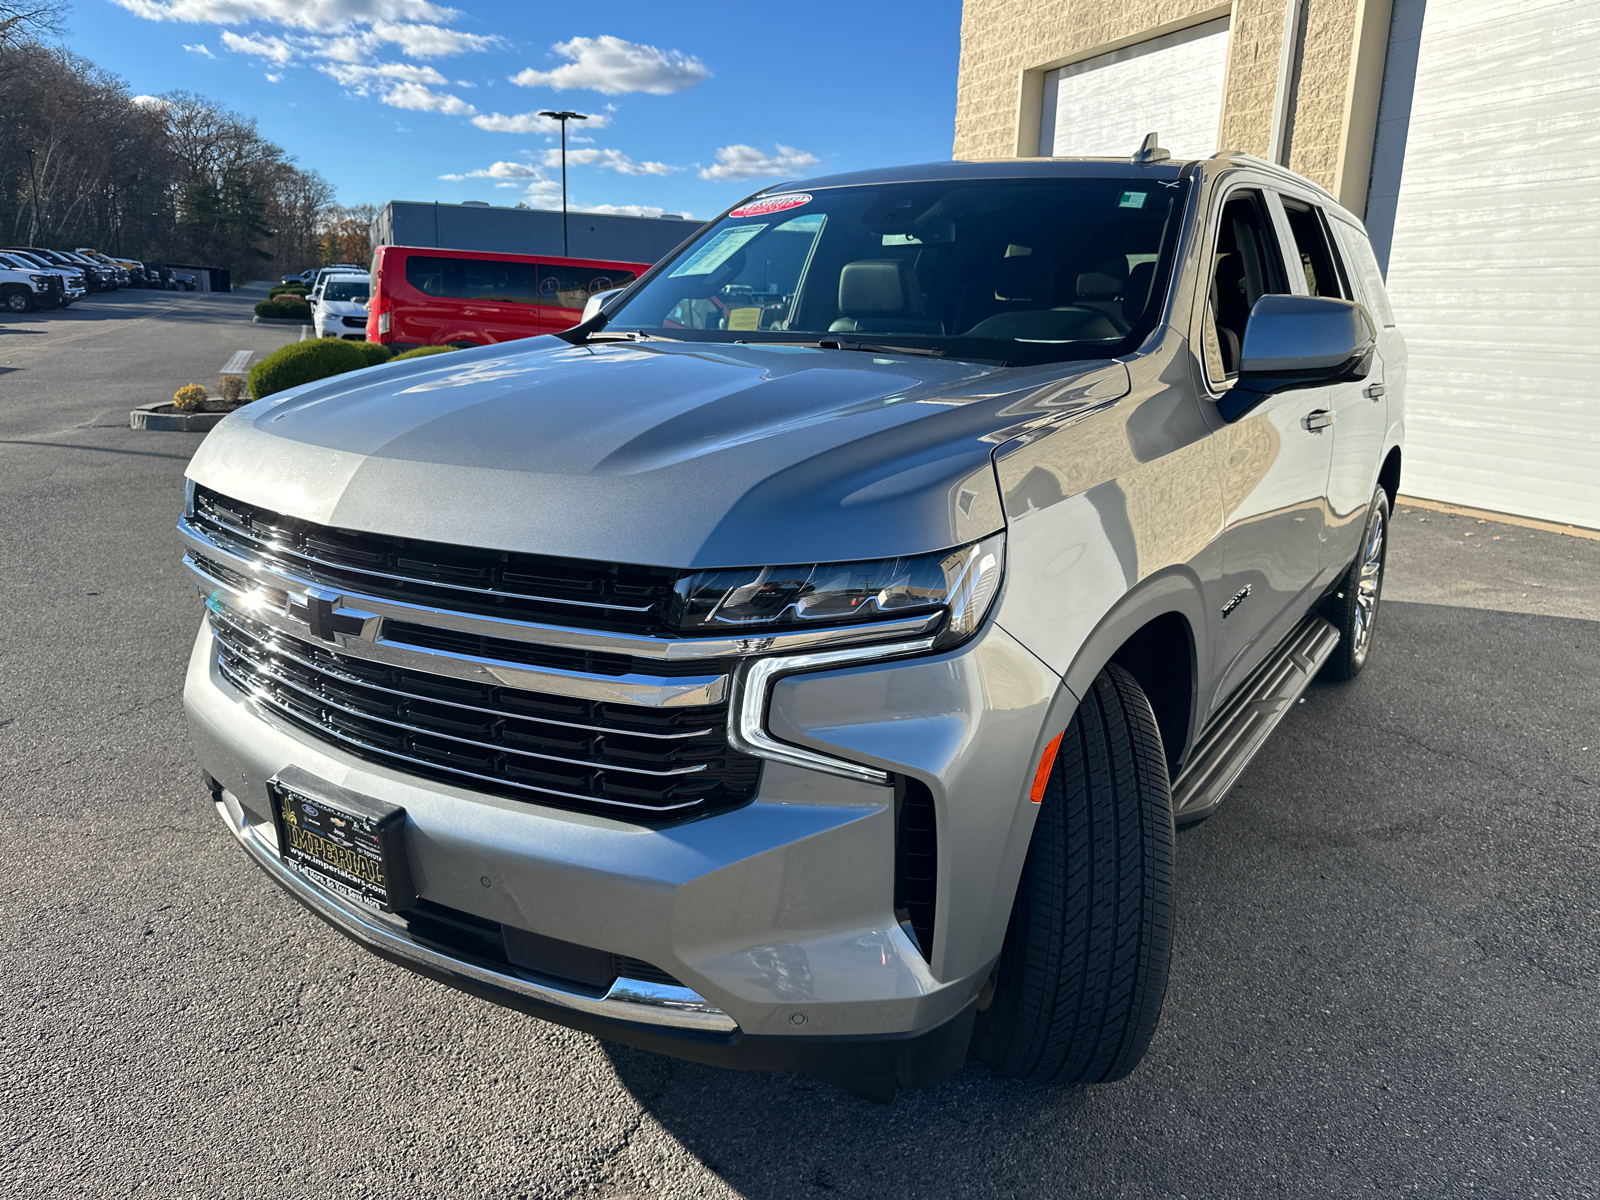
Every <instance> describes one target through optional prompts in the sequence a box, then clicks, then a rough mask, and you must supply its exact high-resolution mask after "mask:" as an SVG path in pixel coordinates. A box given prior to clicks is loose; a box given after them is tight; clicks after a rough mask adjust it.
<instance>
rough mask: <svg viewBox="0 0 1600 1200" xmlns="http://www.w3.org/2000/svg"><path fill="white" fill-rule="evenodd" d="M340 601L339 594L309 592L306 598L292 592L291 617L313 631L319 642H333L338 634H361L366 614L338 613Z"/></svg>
mask: <svg viewBox="0 0 1600 1200" xmlns="http://www.w3.org/2000/svg"><path fill="white" fill-rule="evenodd" d="M338 600H339V594H338V593H337V592H313V591H308V592H307V593H306V594H305V595H304V596H297V595H295V594H294V593H293V592H291V593H289V616H290V617H292V618H293V619H294V620H296V621H304V622H305V623H306V625H307V626H309V627H310V629H311V636H312V637H314V638H316V639H318V640H319V641H324V642H331V641H333V640H334V637H333V635H334V634H336V633H353V634H360V632H361V630H362V628H363V626H365V624H366V614H365V613H353V612H350V611H348V610H346V611H344V612H336V611H335V610H334V605H335V604H336V603H338Z"/></svg>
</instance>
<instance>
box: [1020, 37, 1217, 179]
mask: <svg viewBox="0 0 1600 1200" xmlns="http://www.w3.org/2000/svg"><path fill="white" fill-rule="evenodd" d="M1227 69H1228V19H1227V18H1226V17H1224V18H1222V20H1220V21H1207V22H1206V23H1205V24H1204V25H1195V26H1192V27H1191V28H1189V29H1184V30H1180V31H1179V32H1177V33H1169V34H1166V35H1164V36H1162V37H1158V38H1152V39H1151V40H1150V41H1147V42H1140V43H1139V44H1138V45H1135V46H1128V47H1126V48H1125V49H1122V50H1114V51H1112V52H1111V53H1110V54H1102V55H1100V56H1099V57H1098V58H1091V59H1087V60H1085V61H1083V62H1079V63H1073V64H1072V65H1071V66H1070V67H1062V68H1061V69H1060V70H1058V71H1051V72H1050V73H1049V74H1048V75H1046V76H1045V78H1044V109H1043V111H1042V112H1041V113H1040V121H1039V153H1040V154H1042V155H1044V156H1045V157H1050V156H1052V155H1075V154H1088V155H1109V156H1114V157H1117V158H1126V157H1127V156H1128V155H1130V154H1132V153H1133V152H1134V151H1135V150H1137V149H1138V148H1139V143H1140V142H1142V141H1143V140H1144V135H1145V134H1147V133H1150V132H1152V131H1154V132H1155V133H1157V134H1158V135H1160V138H1161V144H1162V145H1163V146H1165V147H1166V148H1167V149H1168V150H1170V151H1171V152H1172V154H1173V157H1174V158H1206V157H1208V156H1209V155H1212V154H1215V153H1216V152H1217V123H1218V122H1219V121H1220V119H1221V116H1222V81H1223V76H1224V75H1225V74H1226V73H1227Z"/></svg>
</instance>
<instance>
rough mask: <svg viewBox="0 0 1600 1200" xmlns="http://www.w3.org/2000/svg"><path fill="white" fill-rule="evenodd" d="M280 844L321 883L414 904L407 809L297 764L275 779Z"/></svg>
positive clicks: (364, 898) (381, 902)
mask: <svg viewBox="0 0 1600 1200" xmlns="http://www.w3.org/2000/svg"><path fill="white" fill-rule="evenodd" d="M269 786H270V789H271V792H272V816H273V822H274V824H276V826H277V828H278V852H279V854H280V855H282V857H283V861H284V862H285V863H287V864H288V865H289V866H290V867H292V868H294V869H295V870H296V871H299V872H300V873H301V874H302V875H305V876H306V877H307V878H308V879H310V880H311V881H312V882H313V883H315V884H317V885H318V886H319V887H322V888H326V889H327V890H328V891H330V892H333V893H335V894H336V895H340V896H344V897H347V898H349V899H351V900H355V901H358V902H360V903H362V904H365V905H368V906H369V907H372V908H376V909H379V910H380V911H383V912H395V911H397V910H400V909H405V908H410V907H411V906H412V903H413V900H414V896H413V894H412V891H411V872H410V870H409V869H408V867H407V864H406V854H405V824H406V810H405V809H403V808H401V807H400V806H399V805H397V804H388V803H385V802H384V801H382V800H374V799H372V798H371V797H370V796H360V795H357V794H356V793H354V792H350V791H347V790H345V789H344V788H341V787H335V786H334V785H333V784H330V783H324V782H323V781H321V780H319V779H316V778H314V777H313V776H310V775H307V774H306V773H305V772H303V771H300V770H299V769H297V768H291V769H290V770H288V771H285V772H283V773H282V774H281V775H279V776H278V777H277V778H275V779H273V780H272V781H271V783H270V785H269Z"/></svg>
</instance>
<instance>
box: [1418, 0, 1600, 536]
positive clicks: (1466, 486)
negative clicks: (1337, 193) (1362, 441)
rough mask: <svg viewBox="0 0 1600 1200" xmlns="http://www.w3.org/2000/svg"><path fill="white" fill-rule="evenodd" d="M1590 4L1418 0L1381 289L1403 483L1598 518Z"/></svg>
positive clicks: (1599, 318) (1597, 246)
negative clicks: (1400, 350) (1417, 39)
mask: <svg viewBox="0 0 1600 1200" xmlns="http://www.w3.org/2000/svg"><path fill="white" fill-rule="evenodd" d="M1597 64H1600V0H1427V8H1426V13H1425V16H1424V19H1423V25H1422V38H1421V43H1420V49H1419V52H1418V59H1417V69H1416V71H1417V73H1416V85H1415V91H1414V94H1413V97H1412V104H1411V120H1410V128H1409V130H1408V131H1407V136H1406V143H1405V145H1406V149H1405V165H1404V169H1403V172H1402V174H1401V179H1400V187H1399V195H1398V199H1397V201H1396V204H1395V218H1394V244H1393V250H1392V251H1391V254H1390V258H1389V295H1390V298H1391V300H1392V301H1393V304H1394V309H1395V315H1396V317H1397V319H1398V321H1399V324H1400V328H1401V330H1402V331H1403V332H1404V333H1405V336H1406V339H1407V342H1408V343H1409V345H1410V351H1411V372H1410V380H1411V382H1410V390H1409V393H1408V396H1407V439H1406V442H1407V444H1406V461H1405V467H1404V471H1403V478H1402V484H1401V486H1402V490H1404V491H1407V492H1410V493H1412V494H1414V495H1419V496H1426V497H1431V498H1433V499H1437V500H1447V501H1454V502H1456V503H1459V504H1467V505H1472V506H1475V507H1479V508H1488V509H1496V510H1499V511H1503V512H1513V513H1521V514H1524V515H1528V516H1535V517H1543V518H1546V519H1549V520H1555V521H1565V522H1570V523H1572V524H1576V525H1587V526H1592V527H1597V528H1600V69H1597Z"/></svg>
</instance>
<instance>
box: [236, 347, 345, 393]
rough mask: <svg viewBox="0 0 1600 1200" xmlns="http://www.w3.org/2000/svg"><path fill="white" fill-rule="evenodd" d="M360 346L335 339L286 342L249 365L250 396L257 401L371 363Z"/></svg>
mask: <svg viewBox="0 0 1600 1200" xmlns="http://www.w3.org/2000/svg"><path fill="white" fill-rule="evenodd" d="M364 345H365V343H363V342H346V341H342V340H340V339H339V338H315V339H312V340H309V341H304V342H290V343H289V344H288V345H287V346H284V347H283V348H282V349H280V350H274V351H273V352H272V353H271V354H269V355H267V356H266V357H265V358H263V359H262V360H261V361H260V362H258V363H257V364H256V365H255V366H253V367H251V368H250V399H252V400H260V399H261V398H262V397H263V396H270V395H272V394H273V393H274V392H281V391H284V390H286V389H288V388H292V387H299V386H300V385H301V384H302V383H311V382H312V381H314V380H317V379H326V378H328V377H329V376H331V375H343V374H345V373H346V372H347V371H359V370H361V368H362V367H368V366H371V365H372V358H371V356H370V355H369V354H368V353H367V352H366V351H365V350H363V349H362V347H363V346H364Z"/></svg>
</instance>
